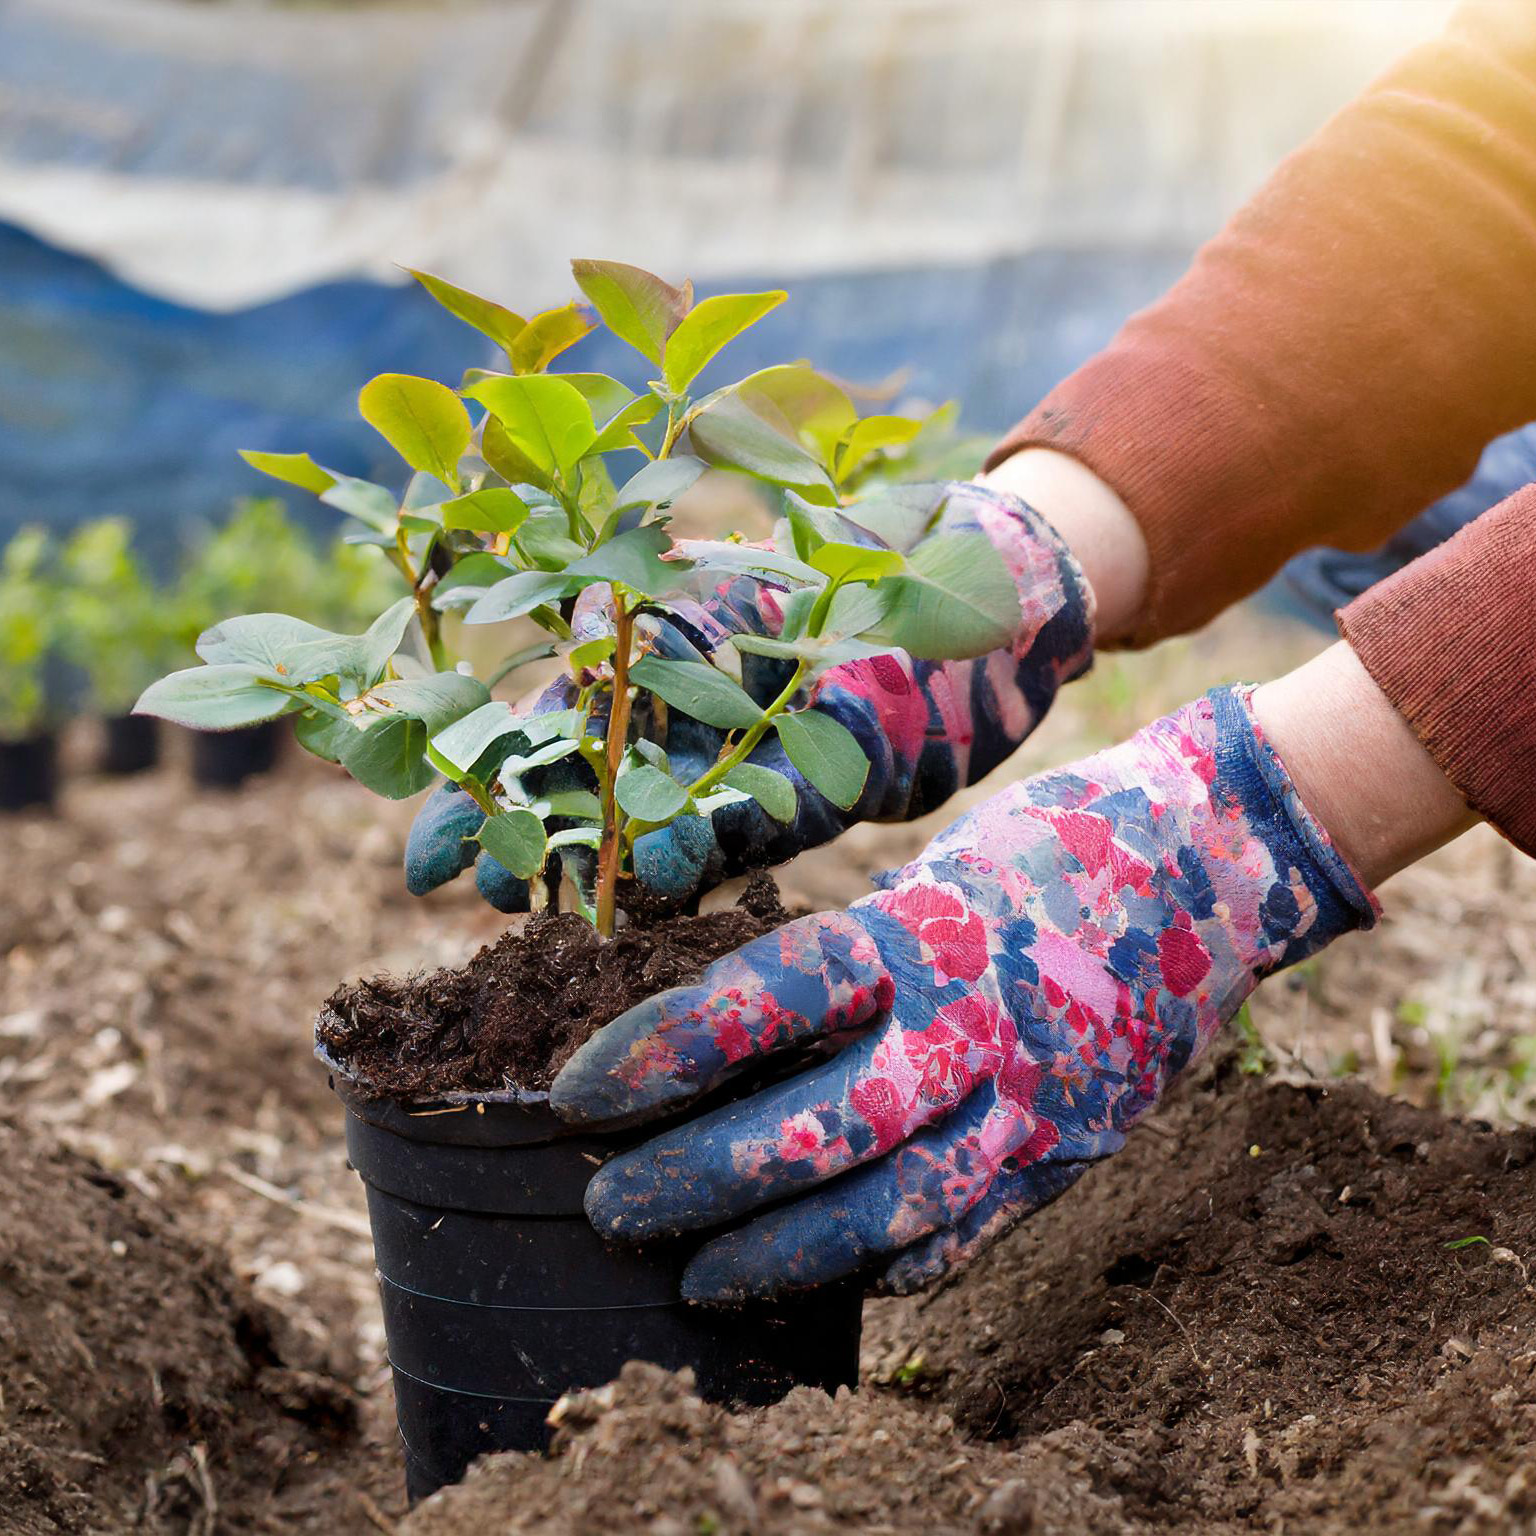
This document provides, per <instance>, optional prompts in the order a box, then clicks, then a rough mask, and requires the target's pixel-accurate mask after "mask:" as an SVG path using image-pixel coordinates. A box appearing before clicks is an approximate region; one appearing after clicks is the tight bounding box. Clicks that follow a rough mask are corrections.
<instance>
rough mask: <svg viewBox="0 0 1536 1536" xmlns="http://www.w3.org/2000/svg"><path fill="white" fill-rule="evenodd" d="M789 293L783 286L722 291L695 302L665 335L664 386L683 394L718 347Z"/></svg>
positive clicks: (780, 301)
mask: <svg viewBox="0 0 1536 1536" xmlns="http://www.w3.org/2000/svg"><path fill="white" fill-rule="evenodd" d="M788 297H789V295H788V294H787V293H785V292H784V291H783V290H782V289H775V290H774V291H773V292H771V293H722V294H717V295H716V296H715V297H714V298H712V299H704V300H701V301H700V302H699V303H698V304H696V305H694V307H693V308H692V309H691V310H689V311H688V313H687V315H685V316H684V317H683V319H682V320H681V321H680V322H679V323H678V326H677V329H676V330H675V331H673V332H672V334H671V335H670V336H669V337H668V338H667V344H666V349H665V351H664V353H663V362H662V376H663V378H665V379H666V381H667V387H668V388H669V389H670V390H671V391H672V393H673V394H674V395H681V394H683V393H684V392H685V391H686V390H687V388H688V386H689V385H690V384H691V383H693V381H694V380H695V379H696V378H697V377H698V376H699V374H700V372H702V370H703V368H704V365H705V364H706V363H708V362H709V360H710V358H712V357H713V356H714V355H715V353H717V352H718V351H719V350H720V349H721V347H723V346H725V345H726V343H727V342H730V341H734V340H735V338H736V337H738V336H739V335H741V333H742V332H743V331H745V330H746V329H747V328H748V327H749V326H753V325H756V324H757V322H758V321H759V320H761V319H762V318H763V316H764V315H766V314H767V313H768V312H769V311H770V310H773V309H777V308H778V306H779V305H780V304H782V303H783V302H784V300H785V299H787V298H788Z"/></svg>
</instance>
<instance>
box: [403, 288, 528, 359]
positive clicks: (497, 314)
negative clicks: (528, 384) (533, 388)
mask: <svg viewBox="0 0 1536 1536" xmlns="http://www.w3.org/2000/svg"><path fill="white" fill-rule="evenodd" d="M405 270H406V271H407V272H409V273H410V274H411V276H412V277H414V278H415V279H416V281H417V282H418V283H420V284H421V286H422V287H423V288H425V289H426V290H427V292H428V293H430V294H431V295H432V297H433V298H434V299H436V300H437V302H438V303H439V304H441V305H442V306H443V308H444V309H446V310H447V311H448V313H449V314H450V315H453V316H455V317H456V318H458V319H460V320H462V321H464V323H465V324H466V325H472V326H474V328H475V329H476V330H477V331H479V332H480V333H481V334H482V335H485V336H489V337H490V338H491V340H492V341H494V342H495V343H496V345H497V346H498V347H500V348H502V350H503V351H505V352H506V353H507V354H508V356H509V357H510V356H511V352H512V345H513V343H514V342H515V341H516V340H517V337H518V333H519V332H520V331H521V330H522V328H523V326H524V324H525V323H526V322H525V321H524V320H523V317H522V316H521V315H515V314H513V313H512V311H511V310H510V309H503V308H502V307H501V305H500V304H495V303H492V302H491V300H490V299H482V298H481V297H480V295H479V294H477V293H471V292H470V291H469V289H467V288H459V287H457V286H455V285H454V284H453V283H450V282H448V281H447V279H445V278H441V277H434V276H433V275H432V273H430V272H418V271H417V270H416V269H415V268H414V267H407V268H406V269H405Z"/></svg>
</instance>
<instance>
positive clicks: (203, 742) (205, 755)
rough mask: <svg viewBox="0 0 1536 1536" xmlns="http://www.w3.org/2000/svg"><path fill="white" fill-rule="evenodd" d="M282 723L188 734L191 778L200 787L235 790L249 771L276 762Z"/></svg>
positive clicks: (272, 765) (275, 722) (260, 771)
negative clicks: (190, 741)
mask: <svg viewBox="0 0 1536 1536" xmlns="http://www.w3.org/2000/svg"><path fill="white" fill-rule="evenodd" d="M283 725H284V722H282V721H278V720H266V721H263V722H262V724H260V725H243V726H241V727H240V728H239V729H238V730H233V731H197V732H194V733H193V736H192V778H193V780H194V781H195V782H196V783H198V784H201V785H202V786H203V788H204V789H238V788H239V786H240V785H241V784H243V783H244V782H245V781H246V780H247V779H248V778H250V777H251V776H252V775H253V774H257V773H266V772H268V771H269V770H270V769H271V768H272V767H274V766H275V764H276V763H277V750H278V745H279V743H280V742H281V741H282V728H283Z"/></svg>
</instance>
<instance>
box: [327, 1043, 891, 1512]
mask: <svg viewBox="0 0 1536 1536" xmlns="http://www.w3.org/2000/svg"><path fill="white" fill-rule="evenodd" d="M320 1058H321V1060H322V1061H323V1062H324V1063H325V1065H326V1066H327V1067H329V1068H330V1069H331V1073H332V1077H331V1082H332V1086H333V1087H334V1088H335V1089H336V1092H337V1093H338V1095H339V1096H340V1097H341V1099H342V1101H343V1103H344V1104H345V1105H346V1107H347V1154H348V1157H349V1158H350V1160H351V1163H352V1166H353V1167H354V1168H355V1169H356V1170H357V1172H358V1173H359V1174H360V1175H361V1176H362V1179H363V1182H364V1184H365V1185H366V1186H367V1194H368V1215H369V1219H370V1221H371V1222H372V1225H373V1246H374V1255H375V1258H376V1261H377V1265H378V1273H379V1288H380V1292H381V1295H382V1298H383V1303H384V1327H385V1332H386V1335H387V1338H388V1342H389V1359H390V1364H391V1366H392V1367H393V1370H394V1379H395V1399H396V1406H397V1411H398V1417H399V1421H400V1434H401V1438H402V1439H403V1441H404V1442H405V1465H406V1491H407V1494H408V1495H409V1497H410V1498H411V1500H412V1501H413V1502H414V1501H415V1500H417V1499H421V1498H425V1497H426V1495H427V1494H429V1493H431V1492H432V1491H433V1490H434V1489H436V1488H440V1487H441V1486H442V1485H443V1484H445V1483H452V1482H457V1481H458V1479H459V1478H460V1477H462V1476H463V1474H464V1469H465V1468H466V1467H467V1466H468V1465H469V1463H470V1462H471V1461H472V1460H473V1459H474V1458H475V1457H476V1456H480V1455H483V1454H485V1453H486V1452H488V1451H530V1450H538V1449H541V1448H542V1447H543V1446H544V1445H545V1444H546V1443H547V1441H548V1438H549V1430H548V1428H547V1426H546V1425H545V1422H544V1421H545V1417H546V1415H547V1414H548V1413H549V1410H550V1408H551V1407H552V1406H553V1405H554V1403H555V1402H556V1400H557V1399H558V1398H559V1397H560V1396H561V1395H562V1394H563V1393H565V1392H566V1391H569V1390H571V1389H572V1388H576V1387H591V1386H599V1385H601V1384H602V1383H603V1382H606V1381H611V1380H612V1379H613V1378H614V1377H615V1376H617V1375H618V1373H619V1369H620V1367H621V1366H622V1365H623V1364H624V1362H625V1361H626V1360H648V1361H651V1362H653V1363H654V1364H657V1365H661V1366H665V1367H666V1368H668V1369H670V1370H676V1369H679V1368H681V1367H682V1366H691V1367H692V1368H693V1370H694V1372H695V1374H696V1375H697V1378H698V1384H699V1389H700V1391H701V1392H702V1393H703V1395H704V1396H705V1397H708V1398H711V1399H712V1400H714V1401H717V1402H726V1403H733V1404H742V1405H750V1404H760V1403H771V1402H776V1401H777V1400H778V1399H779V1398H781V1397H782V1396H783V1395H784V1394H785V1393H786V1392H788V1391H789V1390H790V1388H791V1387H795V1386H801V1385H805V1386H813V1387H819V1388H821V1389H822V1390H824V1391H827V1392H832V1391H835V1390H836V1389H837V1388H838V1387H839V1386H844V1385H848V1386H852V1385H854V1383H855V1382H856V1380H857V1377H858V1355H859V1326H860V1316H861V1309H862V1295H861V1292H860V1290H859V1289H858V1288H857V1287H854V1286H846V1285H845V1286H839V1287H829V1288H827V1289H825V1290H822V1291H818V1292H815V1293H811V1294H809V1295H807V1296H805V1297H802V1298H797V1299H796V1300H794V1301H792V1302H788V1303H779V1304H775V1305H772V1306H751V1307H743V1308H737V1309H720V1308H713V1307H699V1306H694V1305H691V1304H690V1303H688V1302H685V1301H684V1300H683V1299H682V1295H681V1292H680V1281H681V1277H682V1271H683V1266H684V1264H685V1263H686V1261H687V1259H688V1257H689V1254H690V1253H691V1252H692V1247H690V1246H688V1245H683V1244H676V1243H673V1244H665V1245H654V1246H648V1247H646V1248H642V1249H635V1248H630V1247H626V1246H610V1245H609V1244H606V1243H604V1242H603V1240H602V1239H601V1238H600V1237H599V1236H598V1235H597V1233H596V1232H595V1231H594V1230H593V1229H592V1227H591V1226H590V1225H589V1223H588V1221H587V1218H586V1216H585V1214H584V1213H583V1211H582V1196H583V1195H584V1193H585V1192H586V1187H587V1184H588V1181H589V1180H590V1179H591V1177H592V1175H593V1173H594V1172H596V1170H597V1168H598V1166H599V1165H600V1164H601V1163H602V1162H603V1160H604V1159H605V1158H606V1157H608V1156H610V1155H611V1154H612V1153H613V1152H615V1151H617V1150H618V1149H619V1148H620V1147H622V1146H627V1145H632V1144H633V1143H634V1142H636V1141H637V1140H639V1139H640V1137H641V1133H637V1132H634V1131H630V1132H626V1133H623V1134H622V1135H620V1136H596V1135H592V1134H591V1133H590V1132H582V1133H572V1132H571V1131H570V1130H569V1128H568V1127H566V1126H565V1125H564V1124H563V1123H562V1122H561V1121H560V1120H559V1119H558V1118H557V1117H556V1116H555V1114H554V1111H553V1110H551V1109H550V1107H549V1102H548V1098H547V1096H546V1095H543V1094H539V1095H525V1096H522V1097H521V1098H516V1097H515V1096H514V1095H512V1094H486V1095H455V1096H453V1097H452V1098H451V1099H444V1100H442V1101H440V1102H437V1103H431V1104H415V1105H410V1106H405V1105H400V1104H397V1103H394V1102H392V1101H388V1100H379V1099H370V1098H368V1097H367V1096H366V1094H365V1093H364V1092H363V1091H362V1090H361V1089H360V1088H359V1086H358V1085H357V1084H356V1083H355V1082H352V1081H351V1080H349V1079H348V1078H347V1077H346V1076H345V1075H344V1074H343V1073H342V1072H341V1071H340V1070H339V1069H338V1068H337V1067H336V1065H335V1063H334V1062H332V1061H330V1060H329V1059H328V1058H327V1057H326V1056H325V1054H324V1052H321V1053H320ZM694 1246H696V1244H695V1245H694Z"/></svg>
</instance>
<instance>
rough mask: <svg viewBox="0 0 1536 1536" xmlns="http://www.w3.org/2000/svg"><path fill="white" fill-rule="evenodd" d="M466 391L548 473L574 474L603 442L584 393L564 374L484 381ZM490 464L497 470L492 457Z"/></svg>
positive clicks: (526, 455)
mask: <svg viewBox="0 0 1536 1536" xmlns="http://www.w3.org/2000/svg"><path fill="white" fill-rule="evenodd" d="M466 393H467V394H468V395H469V397H470V398H471V399H472V400H478V401H479V402H480V403H481V404H482V405H483V406H484V407H485V408H486V409H487V410H488V411H489V412H490V413H491V414H492V415H493V416H494V417H495V418H496V419H497V421H499V422H500V423H501V425H502V426H503V427H504V428H505V429H506V434H507V437H508V439H509V440H510V442H511V444H512V447H513V448H514V449H515V450H517V451H518V452H519V453H520V454H522V455H523V456H524V457H526V458H527V459H528V461H529V462H530V463H532V464H534V465H536V466H537V467H538V468H539V469H540V470H541V471H543V472H544V473H545V474H560V475H567V474H569V473H570V471H571V470H572V469H573V468H574V467H575V465H576V461H577V460H578V459H580V458H581V456H582V455H583V454H584V453H585V452H586V451H587V450H588V449H589V448H590V447H591V446H592V444H593V443H594V442H595V441H596V439H597V429H596V428H595V427H594V426H593V424H592V413H591V412H590V411H589V410H588V409H587V402H586V401H585V399H583V398H582V395H581V392H580V391H579V390H577V389H575V388H574V387H573V386H572V385H570V384H567V383H566V381H565V380H564V379H562V378H560V377H559V376H558V375H554V376H551V375H547V374H529V375H526V376H523V377H519V378H490V379H481V380H480V381H479V383H477V384H473V385H471V386H470V388H469V389H468V390H467V391H466ZM482 447H484V439H483V438H482ZM488 461H489V462H491V463H492V467H493V468H494V467H495V464H494V461H490V460H489V456H488ZM497 473H498V474H499V473H500V470H497Z"/></svg>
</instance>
